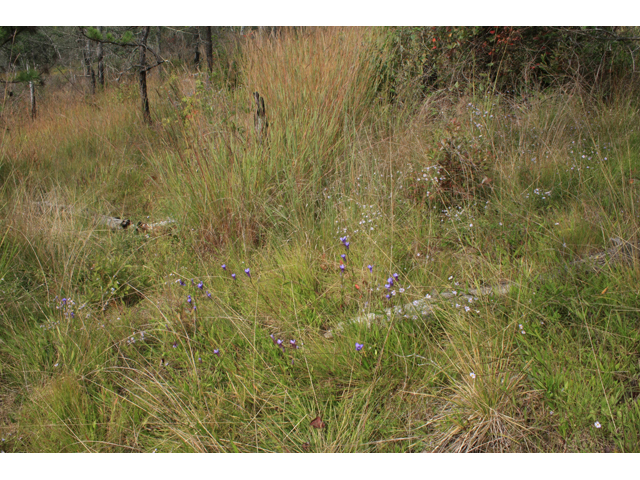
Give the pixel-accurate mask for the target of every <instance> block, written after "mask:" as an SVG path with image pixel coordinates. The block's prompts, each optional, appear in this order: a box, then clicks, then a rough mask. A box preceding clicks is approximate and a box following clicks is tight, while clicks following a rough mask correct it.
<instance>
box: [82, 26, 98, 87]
mask: <svg viewBox="0 0 640 480" xmlns="http://www.w3.org/2000/svg"><path fill="white" fill-rule="evenodd" d="M84 74H85V76H87V77H89V80H90V82H91V95H95V93H96V72H95V71H94V70H93V66H92V65H91V40H89V39H88V38H87V44H86V49H85V53H84Z"/></svg>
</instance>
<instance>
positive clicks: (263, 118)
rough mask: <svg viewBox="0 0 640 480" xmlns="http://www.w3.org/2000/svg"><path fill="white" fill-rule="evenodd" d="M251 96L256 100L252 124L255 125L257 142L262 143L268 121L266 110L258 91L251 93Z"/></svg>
mask: <svg viewBox="0 0 640 480" xmlns="http://www.w3.org/2000/svg"><path fill="white" fill-rule="evenodd" d="M253 98H255V100H256V107H257V110H256V113H255V115H254V117H253V121H254V125H255V127H256V135H257V136H258V142H259V143H262V140H263V139H264V138H265V137H266V136H267V128H269V122H268V121H267V112H266V110H265V108H264V98H263V97H261V96H260V94H259V93H258V92H254V93H253Z"/></svg>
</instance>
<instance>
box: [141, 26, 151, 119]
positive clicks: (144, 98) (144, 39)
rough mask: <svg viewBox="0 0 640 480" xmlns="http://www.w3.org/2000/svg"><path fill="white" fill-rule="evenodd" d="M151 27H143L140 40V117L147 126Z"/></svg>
mask: <svg viewBox="0 0 640 480" xmlns="http://www.w3.org/2000/svg"><path fill="white" fill-rule="evenodd" d="M149 30H151V27H144V30H143V31H142V36H141V38H140V47H139V48H140V98H141V99H142V116H143V117H144V121H145V123H147V124H151V112H150V111H149V96H148V94H147V40H148V38H149Z"/></svg>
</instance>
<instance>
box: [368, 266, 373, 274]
mask: <svg viewBox="0 0 640 480" xmlns="http://www.w3.org/2000/svg"><path fill="white" fill-rule="evenodd" d="M367 268H368V269H369V271H370V272H371V273H373V265H367Z"/></svg>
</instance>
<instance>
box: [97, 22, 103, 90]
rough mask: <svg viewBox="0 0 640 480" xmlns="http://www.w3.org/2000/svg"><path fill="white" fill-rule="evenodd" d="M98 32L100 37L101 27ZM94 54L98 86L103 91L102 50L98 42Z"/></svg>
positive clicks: (100, 43)
mask: <svg viewBox="0 0 640 480" xmlns="http://www.w3.org/2000/svg"><path fill="white" fill-rule="evenodd" d="M98 32H100V35H102V27H98ZM96 54H97V56H98V84H100V88H102V89H104V49H103V46H102V42H98V47H97V48H96Z"/></svg>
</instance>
